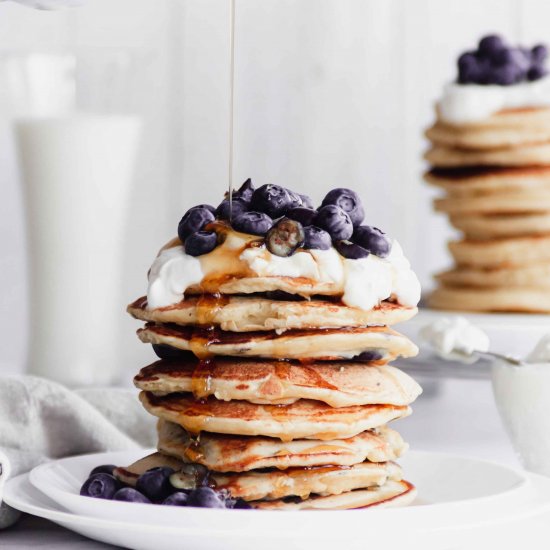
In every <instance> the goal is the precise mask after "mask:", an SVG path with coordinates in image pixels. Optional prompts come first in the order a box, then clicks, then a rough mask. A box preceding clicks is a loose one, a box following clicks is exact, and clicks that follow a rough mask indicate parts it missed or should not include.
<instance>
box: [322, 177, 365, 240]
mask: <svg viewBox="0 0 550 550" xmlns="http://www.w3.org/2000/svg"><path fill="white" fill-rule="evenodd" d="M330 204H334V205H336V206H339V207H340V208H341V209H342V210H343V211H344V212H346V213H347V215H348V216H349V217H350V219H351V222H352V223H353V225H360V224H361V222H362V221H363V218H364V217H365V211H364V210H363V205H362V204H361V199H360V198H359V195H358V194H357V193H356V192H355V191H352V190H351V189H345V188H343V187H339V188H337V189H333V190H332V191H329V192H328V193H327V196H326V197H325V198H324V199H323V202H322V203H321V206H327V205H330ZM346 238H347V237H346Z"/></svg>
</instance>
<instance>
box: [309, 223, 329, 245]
mask: <svg viewBox="0 0 550 550" xmlns="http://www.w3.org/2000/svg"><path fill="white" fill-rule="evenodd" d="M331 246H332V239H331V238H330V235H329V234H328V233H327V232H326V231H325V230H324V229H321V228H320V227H316V226H315V225H307V226H306V227H304V248H306V249H313V250H328V249H329V248H330V247H331Z"/></svg>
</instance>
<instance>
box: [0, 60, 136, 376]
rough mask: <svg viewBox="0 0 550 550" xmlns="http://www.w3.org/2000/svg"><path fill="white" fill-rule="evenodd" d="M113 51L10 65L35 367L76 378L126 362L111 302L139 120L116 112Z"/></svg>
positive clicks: (120, 66)
mask: <svg viewBox="0 0 550 550" xmlns="http://www.w3.org/2000/svg"><path fill="white" fill-rule="evenodd" d="M112 55H113V52H111V53H108V54H106V57H105V58H100V57H98V56H97V55H96V56H95V57H94V59H93V63H88V62H89V61H90V60H86V59H80V58H79V57H78V56H75V55H61V54H27V55H24V56H22V55H19V56H15V57H13V58H12V59H11V60H7V66H6V67H5V70H6V74H7V75H8V76H10V78H9V81H10V82H11V86H12V88H13V91H14V92H15V94H14V97H16V98H17V104H16V105H15V106H14V108H15V111H16V113H17V115H16V116H15V118H14V129H15V137H16V147H17V152H18V156H19V162H20V167H21V175H22V181H23V187H24V197H25V207H26V218H27V239H28V251H29V264H28V265H29V273H30V277H29V280H30V300H29V302H30V324H31V326H30V339H29V356H28V372H29V373H31V374H34V375H38V376H42V377H46V378H50V379H53V380H56V381H58V382H61V383H64V384H66V385H69V386H83V385H96V384H97V385H107V384H110V383H113V382H115V381H116V380H117V378H118V376H119V375H120V368H121V367H120V365H117V364H116V363H117V361H116V357H117V353H116V352H117V326H118V325H117V323H118V317H117V315H116V313H117V312H115V311H113V308H114V307H117V306H116V305H115V304H118V303H119V302H120V300H119V297H118V294H119V293H120V289H121V285H122V281H121V269H122V265H121V262H122V260H121V258H122V246H123V232H124V228H125V223H126V215H127V204H128V195H129V192H130V185H131V181H132V171H133V167H134V162H135V158H136V152H137V146H138V141H139V135H140V130H141V123H140V119H139V117H137V116H136V115H133V114H122V113H121V112H118V113H117V106H118V107H120V105H122V104H123V103H124V100H125V97H124V95H125V94H124V92H127V91H128V89H127V87H125V86H124V83H123V80H122V79H123V78H125V77H127V76H128V75H127V74H125V71H126V70H127V69H128V68H129V65H128V64H126V65H125V64H124V60H123V58H121V57H120V56H119V54H117V57H116V58H115V59H114V60H113V58H111V57H110V56H112ZM10 63H11V66H10ZM117 94H118V95H119V96H120V97H117ZM121 111H122V109H121Z"/></svg>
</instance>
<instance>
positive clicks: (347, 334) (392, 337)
mask: <svg viewBox="0 0 550 550" xmlns="http://www.w3.org/2000/svg"><path fill="white" fill-rule="evenodd" d="M137 333H138V336H139V338H140V340H141V341H142V342H145V343H149V344H164V345H168V346H172V347H174V348H178V349H181V350H185V351H192V352H193V353H194V354H195V355H196V356H197V357H201V358H205V357H209V356H210V357H211V356H214V355H226V356H231V357H269V358H273V359H299V360H304V359H322V360H340V359H352V358H354V357H357V356H358V355H360V354H362V353H365V352H375V353H377V354H378V355H381V356H382V357H381V359H384V360H385V361H390V360H392V359H394V358H395V357H398V356H402V357H412V356H414V355H416V354H417V353H418V348H417V347H416V346H415V345H414V344H413V343H412V342H411V341H410V340H409V339H408V338H406V337H405V336H403V335H401V334H399V333H398V332H395V331H393V330H391V329H389V328H386V327H368V328H365V327H353V328H351V327H346V328H338V329H318V330H288V331H286V332H283V333H282V334H277V333H276V332H275V331H271V332H265V331H264V332H239V333H237V332H228V331H221V330H214V329H213V330H200V329H194V328H192V327H181V326H178V325H154V324H147V325H145V328H143V329H140V330H138V332H137Z"/></svg>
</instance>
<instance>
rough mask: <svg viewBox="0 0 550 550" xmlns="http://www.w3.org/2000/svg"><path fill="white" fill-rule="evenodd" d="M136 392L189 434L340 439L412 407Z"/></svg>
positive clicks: (406, 412) (404, 413)
mask: <svg viewBox="0 0 550 550" xmlns="http://www.w3.org/2000/svg"><path fill="white" fill-rule="evenodd" d="M139 398H140V400H141V402H142V404H143V406H144V407H145V408H146V409H147V411H148V412H149V413H151V414H152V415H154V416H157V417H159V418H163V419H164V420H168V421H170V422H175V423H176V424H179V425H180V426H182V427H183V428H185V429H186V430H187V431H188V432H191V433H193V434H198V433H199V432H202V431H207V432H214V433H225V434H237V435H264V436H267V437H274V438H275V437H276V438H279V439H281V441H291V440H293V439H321V440H323V441H324V440H330V439H340V438H343V439H345V438H347V437H352V436H354V435H357V434H358V433H361V432H364V431H365V430H371V429H373V428H376V427H378V426H382V425H384V424H387V423H388V422H390V421H391V420H395V419H397V418H402V417H405V416H408V415H409V414H410V413H411V409H410V408H409V407H406V406H396V405H355V406H353V407H341V408H333V407H330V406H329V405H326V404H324V403H321V402H319V401H311V400H306V399H301V400H300V401H296V403H292V404H290V405H255V404H253V403H248V402H247V401H218V400H217V399H215V398H213V397H209V398H208V399H205V400H201V401H197V400H195V399H194V398H193V396H192V395H191V394H186V393H181V394H180V393H173V394H170V395H167V396H162V397H159V396H155V395H154V394H152V393H150V392H141V393H140V395H139Z"/></svg>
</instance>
